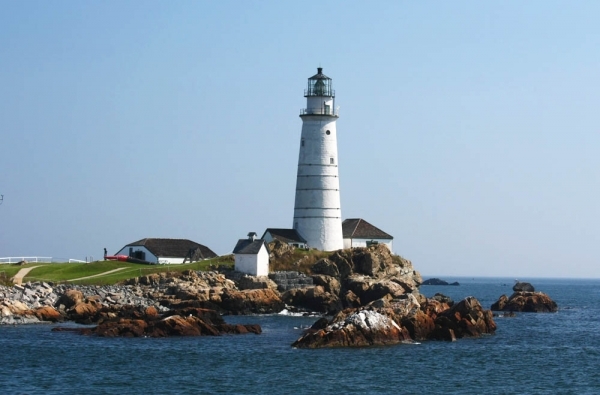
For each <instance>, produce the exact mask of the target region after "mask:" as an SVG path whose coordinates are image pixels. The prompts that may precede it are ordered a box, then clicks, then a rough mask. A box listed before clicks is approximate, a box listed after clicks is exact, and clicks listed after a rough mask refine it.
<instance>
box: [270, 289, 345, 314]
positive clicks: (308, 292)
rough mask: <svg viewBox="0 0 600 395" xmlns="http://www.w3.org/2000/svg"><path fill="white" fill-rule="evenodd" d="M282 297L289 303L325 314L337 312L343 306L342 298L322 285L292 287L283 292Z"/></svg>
mask: <svg viewBox="0 0 600 395" xmlns="http://www.w3.org/2000/svg"><path fill="white" fill-rule="evenodd" d="M281 298H282V300H283V301H284V303H285V304H287V305H292V306H295V307H299V308H302V309H305V310H308V311H315V312H319V313H325V314H335V313H337V312H338V311H340V310H342V308H343V307H342V302H341V300H340V298H339V297H338V296H337V295H335V294H332V293H329V292H327V291H325V288H323V287H322V286H320V285H317V286H314V287H309V288H295V289H291V290H289V291H286V292H285V293H283V295H281Z"/></svg>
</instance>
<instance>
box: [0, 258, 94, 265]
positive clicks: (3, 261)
mask: <svg viewBox="0 0 600 395" xmlns="http://www.w3.org/2000/svg"><path fill="white" fill-rule="evenodd" d="M22 261H25V262H26V263H65V262H69V263H89V262H93V261H94V257H93V256H86V257H85V261H82V260H81V259H66V258H52V257H50V256H8V257H4V258H0V265H3V264H8V263H19V262H22Z"/></svg>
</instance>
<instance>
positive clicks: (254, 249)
mask: <svg viewBox="0 0 600 395" xmlns="http://www.w3.org/2000/svg"><path fill="white" fill-rule="evenodd" d="M263 245H264V246H265V248H266V249H267V252H269V247H267V243H266V242H265V241H264V240H263V239H256V240H251V239H239V240H238V242H237V244H236V245H235V247H234V249H233V253H234V254H252V255H256V254H258V252H259V251H260V248H261V247H262V246H263Z"/></svg>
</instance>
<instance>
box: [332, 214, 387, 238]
mask: <svg viewBox="0 0 600 395" xmlns="http://www.w3.org/2000/svg"><path fill="white" fill-rule="evenodd" d="M342 233H343V235H344V239H390V240H391V239H393V237H392V236H391V235H389V234H387V233H385V232H384V231H383V230H381V229H379V228H376V227H375V226H373V225H371V224H370V223H368V222H367V221H365V220H364V219H362V218H349V219H347V220H344V222H342Z"/></svg>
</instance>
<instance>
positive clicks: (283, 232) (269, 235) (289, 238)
mask: <svg viewBox="0 0 600 395" xmlns="http://www.w3.org/2000/svg"><path fill="white" fill-rule="evenodd" d="M261 239H263V240H264V241H266V242H267V243H270V242H272V241H274V240H279V241H281V242H282V243H285V244H288V245H291V246H292V247H296V248H308V245H307V244H306V240H305V239H304V237H302V236H300V233H298V231H297V230H296V229H282V228H267V230H265V233H263V235H262V237H261Z"/></svg>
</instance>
